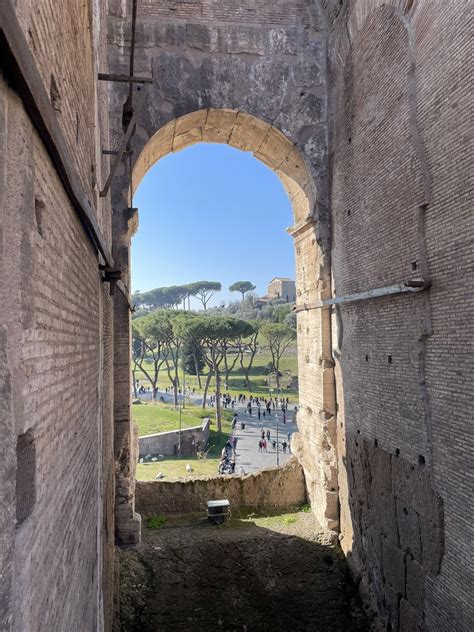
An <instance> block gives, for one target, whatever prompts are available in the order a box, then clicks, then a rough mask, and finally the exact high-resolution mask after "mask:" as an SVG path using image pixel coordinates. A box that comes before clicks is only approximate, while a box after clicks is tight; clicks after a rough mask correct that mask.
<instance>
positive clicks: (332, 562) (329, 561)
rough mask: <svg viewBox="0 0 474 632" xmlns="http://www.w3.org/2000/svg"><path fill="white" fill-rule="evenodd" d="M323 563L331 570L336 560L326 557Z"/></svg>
mask: <svg viewBox="0 0 474 632" xmlns="http://www.w3.org/2000/svg"><path fill="white" fill-rule="evenodd" d="M323 562H324V563H325V564H326V566H328V567H329V568H331V567H332V566H334V560H333V559H332V557H331V556H330V555H325V556H324V557H323Z"/></svg>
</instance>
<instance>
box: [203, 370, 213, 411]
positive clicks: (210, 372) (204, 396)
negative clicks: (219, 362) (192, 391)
mask: <svg viewBox="0 0 474 632" xmlns="http://www.w3.org/2000/svg"><path fill="white" fill-rule="evenodd" d="M211 378H212V370H211V369H209V373H208V374H207V378H206V384H205V386H204V394H203V396H202V407H203V408H206V401H207V390H208V388H209V384H210V383H211Z"/></svg>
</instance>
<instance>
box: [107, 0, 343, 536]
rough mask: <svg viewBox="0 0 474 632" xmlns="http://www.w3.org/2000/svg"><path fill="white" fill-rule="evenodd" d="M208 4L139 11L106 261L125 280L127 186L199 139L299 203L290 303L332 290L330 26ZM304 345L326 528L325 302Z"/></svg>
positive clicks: (130, 446) (119, 330)
mask: <svg viewBox="0 0 474 632" xmlns="http://www.w3.org/2000/svg"><path fill="white" fill-rule="evenodd" d="M124 4H126V3H124ZM208 4H209V3H205V8H206V11H208V10H209V11H214V12H216V11H217V12H219V18H218V19H217V17H216V19H215V20H214V19H212V18H213V16H208V17H209V19H204V17H203V15H202V13H201V12H202V10H204V9H203V7H204V5H200V4H199V3H198V4H186V6H185V7H184V5H183V7H181V8H180V11H181V10H182V11H186V16H185V19H186V24H185V25H184V23H183V22H182V21H180V20H181V18H182V16H181V17H179V16H177V15H176V14H175V13H173V12H171V9H169V7H168V5H165V4H164V5H163V7H162V9H160V11H158V13H157V12H156V11H155V9H156V6H155V5H154V3H153V2H150V3H144V4H143V5H142V6H143V8H142V9H141V10H139V14H138V18H137V41H136V45H135V59H136V64H135V67H136V71H135V72H136V73H137V74H140V75H141V76H147V77H149V78H151V79H152V83H149V84H147V85H146V86H144V87H142V88H141V90H140V89H139V87H134V89H133V92H134V106H135V108H136V119H137V125H136V130H135V134H134V136H133V139H132V141H131V144H130V150H131V151H130V154H129V159H128V160H124V161H123V162H122V164H121V165H120V168H119V170H118V171H117V173H116V177H115V179H114V182H113V187H112V192H111V193H112V201H113V207H114V213H113V232H114V235H113V239H114V252H113V255H114V260H115V262H116V263H117V264H118V265H119V266H120V268H121V270H122V278H123V280H124V282H125V284H126V285H127V286H129V253H130V240H131V235H132V234H133V232H134V230H135V229H136V226H137V212H136V210H135V209H133V208H131V206H132V205H131V199H132V197H133V196H131V195H130V193H131V192H133V190H134V189H136V187H137V186H138V183H139V182H140V180H141V178H142V177H143V175H144V174H145V173H146V171H147V169H148V168H149V167H150V166H151V165H152V164H154V163H155V162H156V161H157V160H159V159H160V158H161V157H163V156H164V155H166V154H168V153H170V152H173V151H178V150H179V149H182V148H184V147H186V146H188V145H191V144H193V143H198V142H220V143H227V144H229V145H231V146H233V147H236V148H238V149H242V150H244V151H251V152H252V153H253V154H254V155H255V157H256V158H257V159H259V160H261V161H262V162H264V163H265V164H266V165H268V166H269V167H270V168H271V169H273V170H274V171H275V172H276V173H277V175H278V176H279V178H280V180H281V182H282V184H283V185H284V187H285V189H286V191H287V192H288V195H289V197H290V199H291V202H292V206H293V212H294V226H293V227H292V228H291V229H289V232H290V234H291V235H292V236H293V237H294V240H295V253H296V285H297V302H299V303H310V302H314V301H316V300H319V299H324V298H327V297H328V296H329V294H330V291H331V282H330V268H329V256H328V253H329V246H330V244H329V238H328V235H329V229H328V221H327V209H328V204H327V197H328V193H327V186H328V178H327V108H326V85H325V77H326V68H325V64H326V60H325V54H324V51H325V42H324V38H325V33H324V24H323V23H322V22H320V23H317V20H316V17H315V16H314V15H312V16H309V14H308V10H307V8H306V6H305V4H304V3H295V4H292V5H291V6H290V5H286V4H284V3H277V4H275V5H274V6H273V5H271V6H270V5H269V6H266V7H262V8H255V7H254V6H253V4H252V5H251V6H250V5H249V9H248V10H249V11H251V12H252V14H253V17H252V20H253V21H254V22H255V24H252V23H251V21H250V22H249V21H242V16H241V15H240V14H239V16H236V15H234V9H235V7H234V4H233V3H228V2H226V3H224V4H225V7H221V6H220V4H219V6H217V5H212V6H211V4H209V6H208ZM168 9H169V10H168ZM156 10H157V9H156ZM239 11H240V9H239ZM116 12H117V13H116V14H115V15H112V16H111V18H110V26H111V29H110V35H109V62H110V70H111V72H117V73H120V72H124V71H125V69H126V68H127V66H128V53H129V44H130V42H129V35H128V34H127V33H128V31H127V29H126V23H127V20H126V17H127V15H129V14H130V13H129V11H127V10H125V11H123V10H122V9H121V8H120V9H119V8H117V9H116ZM163 12H164V13H163ZM260 12H263V13H262V15H260ZM158 14H159V15H158ZM263 14H264V15H263ZM184 27H185V28H184ZM178 78H179V79H178ZM128 94H129V91H128V86H126V85H124V84H113V86H111V88H110V97H111V113H110V129H111V137H112V144H113V141H114V139H115V138H116V139H117V141H118V139H120V138H121V137H122V135H123V116H124V104H125V103H126V101H127V97H128ZM130 182H132V189H131V188H130ZM114 309H115V321H114V323H115V365H114V366H115V386H116V392H115V429H116V433H115V436H116V442H115V444H116V452H115V454H116V462H117V476H116V501H117V502H116V509H117V512H116V526H117V529H116V531H117V535H118V540H119V542H133V541H134V540H135V539H136V538H137V537H138V535H137V534H138V530H139V526H138V519H137V517H136V516H135V513H134V471H133V469H134V468H133V461H134V458H135V455H134V452H133V450H134V440H133V437H132V429H131V421H130V366H129V362H130V359H129V349H130V320H129V309H128V304H127V302H126V300H125V299H124V298H123V297H122V296H121V295H120V294H118V295H117V296H116V300H115V308H114ZM298 349H299V351H298V364H299V376H300V380H299V385H300V403H301V410H300V415H299V422H300V423H299V425H300V428H301V429H302V432H301V445H300V446H299V447H298V450H297V451H298V454H299V457H300V460H301V462H302V463H303V466H304V469H305V474H306V483H307V487H308V492H309V496H310V498H311V501H312V504H313V507H314V508H315V511H316V513H317V516H318V518H319V520H320V521H321V523H322V524H324V525H325V526H329V527H330V528H335V527H337V521H338V506H337V470H336V462H337V459H336V452H335V421H334V416H335V397H334V379H333V363H332V359H331V327H330V313H329V310H326V309H325V310H312V311H302V312H300V313H298ZM320 455H321V456H320Z"/></svg>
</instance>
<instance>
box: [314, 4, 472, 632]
mask: <svg viewBox="0 0 474 632" xmlns="http://www.w3.org/2000/svg"><path fill="white" fill-rule="evenodd" d="M324 4H326V5H327V7H326V10H327V12H328V25H329V33H328V60H329V68H328V73H329V74H328V81H329V84H328V85H329V86H330V93H329V112H330V114H329V119H330V135H331V143H330V147H331V148H330V152H331V157H332V158H331V165H330V168H331V177H332V187H331V223H332V252H331V259H332V274H333V293H335V294H336V295H345V294H350V293H354V292H361V291H364V290H366V289H371V288H376V287H381V286H387V285H392V284H394V283H400V282H403V281H404V280H406V279H410V278H414V277H417V276H420V275H421V276H424V277H428V278H430V279H431V282H432V286H431V289H430V290H429V292H425V293H423V294H419V295H408V294H406V295H402V296H399V297H393V298H384V299H377V300H372V301H364V302H359V303H352V304H347V305H341V306H340V307H339V308H338V310H337V312H336V311H335V312H334V314H333V346H334V357H335V359H336V376H337V379H336V381H337V404H338V414H337V421H338V451H339V482H340V494H339V495H340V507H341V536H342V545H343V548H344V549H345V550H346V552H347V554H348V556H349V559H350V560H351V561H352V565H353V567H354V568H355V570H356V572H357V573H359V574H360V576H361V578H362V586H363V588H364V590H366V591H367V592H368V593H370V594H371V596H372V598H373V600H374V602H375V603H377V606H378V609H379V612H380V613H381V614H382V616H383V618H384V619H385V621H386V622H387V625H390V626H391V629H400V630H415V629H419V628H420V627H422V626H424V627H426V629H428V630H436V631H438V630H440V631H441V630H460V631H461V630H468V629H472V627H473V625H474V613H473V606H472V579H473V564H472V555H471V550H472V542H473V528H472V517H473V513H472V484H473V470H472V462H473V455H474V447H473V430H472V423H471V421H470V419H472V395H473V387H472V379H471V378H472V373H473V345H472V334H473V318H472V314H473V312H472V295H473V294H472V292H473V289H474V283H473V272H474V269H473V261H474V257H473V247H472V246H473V241H472V188H473V171H472V134H471V131H472V130H470V128H471V126H472V114H471V113H470V110H471V108H472V103H471V104H470V99H471V98H472V87H473V86H472V76H473V74H472V60H471V61H469V60H470V59H471V57H472V53H470V44H469V29H470V28H472V4H471V3H469V2H466V1H464V0H460V1H459V2H449V1H448V2H439V1H438V2H437V1H435V2H426V1H425V2H423V1H421V0H420V1H418V2H417V1H414V2H396V1H394V2H386V3H384V2H364V1H359V2H348V3H344V5H343V6H340V4H341V3H335V2H326V3H324ZM470 402H471V403H470ZM346 472H347V480H346V475H345V473H346Z"/></svg>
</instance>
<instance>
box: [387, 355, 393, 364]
mask: <svg viewBox="0 0 474 632" xmlns="http://www.w3.org/2000/svg"><path fill="white" fill-rule="evenodd" d="M392 362H393V360H392V356H391V355H389V356H388V363H389V364H392Z"/></svg>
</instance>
